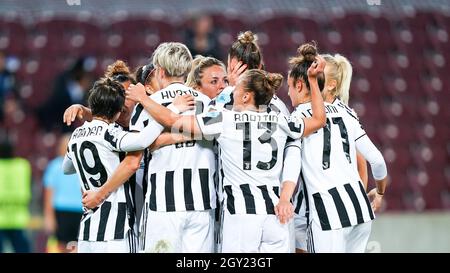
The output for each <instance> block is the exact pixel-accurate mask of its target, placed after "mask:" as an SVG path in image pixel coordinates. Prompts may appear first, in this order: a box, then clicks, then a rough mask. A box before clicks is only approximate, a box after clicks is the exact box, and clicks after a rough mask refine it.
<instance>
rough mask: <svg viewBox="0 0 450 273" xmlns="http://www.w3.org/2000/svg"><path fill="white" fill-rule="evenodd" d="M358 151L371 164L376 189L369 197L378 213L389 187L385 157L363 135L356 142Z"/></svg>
mask: <svg viewBox="0 0 450 273" xmlns="http://www.w3.org/2000/svg"><path fill="white" fill-rule="evenodd" d="M356 149H357V150H358V151H359V152H360V153H361V154H362V155H363V156H364V158H365V159H366V160H367V161H368V162H369V164H370V168H371V170H372V175H373V178H374V179H375V182H376V188H374V189H372V190H371V191H370V192H369V193H368V196H369V198H370V199H371V200H372V209H373V210H374V211H377V210H378V209H379V208H380V207H381V203H382V200H383V195H384V192H385V190H386V185H387V168H386V162H385V161H384V158H383V155H382V154H381V152H380V151H379V150H378V149H377V147H375V145H374V144H373V143H372V141H371V140H370V138H369V137H368V136H367V135H363V136H361V137H359V138H358V139H357V140H356Z"/></svg>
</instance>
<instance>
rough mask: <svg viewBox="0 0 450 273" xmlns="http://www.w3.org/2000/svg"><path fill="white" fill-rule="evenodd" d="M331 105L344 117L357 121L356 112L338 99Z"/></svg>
mask: <svg viewBox="0 0 450 273" xmlns="http://www.w3.org/2000/svg"><path fill="white" fill-rule="evenodd" d="M331 105H333V106H335V107H336V108H337V110H338V111H339V112H340V113H343V115H344V116H345V117H349V118H352V119H355V120H357V121H359V118H358V114H357V113H356V111H355V110H354V109H353V108H351V107H350V106H348V105H347V104H345V103H344V102H342V101H341V100H340V99H338V98H336V99H335V100H334V101H333V103H331Z"/></svg>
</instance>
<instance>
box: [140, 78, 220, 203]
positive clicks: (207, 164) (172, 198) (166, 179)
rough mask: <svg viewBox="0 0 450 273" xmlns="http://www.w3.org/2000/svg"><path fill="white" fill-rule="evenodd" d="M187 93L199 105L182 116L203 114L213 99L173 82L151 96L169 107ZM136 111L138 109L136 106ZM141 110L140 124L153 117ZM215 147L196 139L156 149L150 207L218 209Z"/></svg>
mask: <svg viewBox="0 0 450 273" xmlns="http://www.w3.org/2000/svg"><path fill="white" fill-rule="evenodd" d="M184 94H191V95H192V96H194V98H195V101H196V106H195V110H192V111H186V112H183V113H182V115H193V114H195V113H202V112H203V111H204V109H206V106H208V104H209V102H210V99H209V98H208V97H207V96H205V95H204V94H202V93H200V92H198V91H196V90H194V89H191V88H189V87H187V86H185V85H183V84H181V83H172V84H171V85H169V86H168V87H166V88H164V89H162V90H160V91H158V92H156V93H154V94H152V95H151V98H152V99H153V100H154V101H155V102H157V103H159V104H161V105H163V106H168V105H169V104H171V103H172V101H173V100H174V99H175V97H176V96H177V95H184ZM136 111H138V109H135V112H136ZM141 112H142V113H141V114H140V116H141V117H139V118H138V119H137V123H139V120H142V121H143V122H145V121H146V120H149V121H152V120H153V118H152V117H151V116H150V115H149V114H148V113H147V112H146V111H145V110H143V111H142V110H141ZM133 118H134V115H133ZM133 118H132V122H133ZM212 148H213V143H212V142H211V141H204V140H193V141H188V142H184V143H177V144H173V145H168V146H164V147H162V148H159V149H157V150H155V151H153V152H152V154H151V160H150V162H149V165H148V172H147V177H148V189H147V194H146V203H147V204H148V205H149V209H150V210H152V211H168V212H170V211H193V210H197V211H201V210H208V209H214V208H215V207H216V190H215V187H214V175H215V171H216V162H215V156H214V152H213V149H212Z"/></svg>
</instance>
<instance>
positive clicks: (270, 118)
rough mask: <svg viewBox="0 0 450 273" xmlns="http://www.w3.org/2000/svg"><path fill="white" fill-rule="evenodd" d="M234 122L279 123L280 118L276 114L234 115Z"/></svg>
mask: <svg viewBox="0 0 450 273" xmlns="http://www.w3.org/2000/svg"><path fill="white" fill-rule="evenodd" d="M234 121H257V122H278V116H277V115H274V114H269V113H267V114H260V113H258V114H249V113H248V112H247V113H236V112H235V113H234Z"/></svg>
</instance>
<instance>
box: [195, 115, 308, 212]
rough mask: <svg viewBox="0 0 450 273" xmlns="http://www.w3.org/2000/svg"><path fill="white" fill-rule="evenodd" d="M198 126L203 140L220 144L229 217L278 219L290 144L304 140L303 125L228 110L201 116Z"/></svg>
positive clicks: (271, 117)
mask: <svg viewBox="0 0 450 273" xmlns="http://www.w3.org/2000/svg"><path fill="white" fill-rule="evenodd" d="M197 121H198V124H199V126H200V128H201V130H202V133H203V135H204V136H214V137H215V139H217V142H218V143H219V147H220V158H221V166H222V169H223V173H222V179H223V188H224V191H225V194H224V206H225V207H226V208H227V210H228V211H229V213H230V214H274V206H275V205H276V204H278V199H279V188H280V177H281V171H282V166H283V154H284V146H285V144H286V139H287V137H288V136H290V137H292V138H294V139H299V138H300V137H301V136H302V134H303V131H304V124H303V120H302V119H300V120H297V119H295V120H288V118H286V117H285V116H284V115H283V114H279V113H276V112H275V111H272V112H270V113H267V112H254V111H243V112H236V111H228V110H226V109H224V110H223V111H221V112H214V111H213V112H208V113H204V114H202V115H197Z"/></svg>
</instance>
